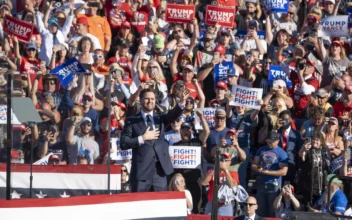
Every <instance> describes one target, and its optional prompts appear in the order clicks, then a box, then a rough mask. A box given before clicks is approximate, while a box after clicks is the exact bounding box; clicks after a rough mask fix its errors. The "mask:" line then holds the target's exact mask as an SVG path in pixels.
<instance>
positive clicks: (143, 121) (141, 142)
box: [120, 89, 189, 192]
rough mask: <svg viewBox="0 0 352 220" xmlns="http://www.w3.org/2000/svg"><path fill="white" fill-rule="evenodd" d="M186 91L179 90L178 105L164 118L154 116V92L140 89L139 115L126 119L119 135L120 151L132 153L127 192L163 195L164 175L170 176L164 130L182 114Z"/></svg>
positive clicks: (187, 93) (164, 115)
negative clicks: (158, 192) (160, 192)
mask: <svg viewBox="0 0 352 220" xmlns="http://www.w3.org/2000/svg"><path fill="white" fill-rule="evenodd" d="M188 96H189V91H187V90H185V89H184V90H183V93H182V95H181V97H180V102H179V104H178V105H177V106H176V107H175V108H174V109H172V110H170V111H169V112H168V113H167V114H159V113H155V112H154V110H155V104H156V103H155V102H156V97H155V92H154V90H152V89H143V90H142V91H141V92H140V94H139V99H140V104H141V112H140V113H138V114H137V115H134V116H131V117H128V118H127V119H126V121H125V126H124V129H123V131H122V133H121V142H120V147H121V149H122V150H127V149H132V167H131V174H130V184H131V192H149V191H150V189H151V188H152V187H153V190H154V191H166V190H167V181H166V175H169V174H171V173H172V171H173V169H172V164H171V161H170V156H169V147H168V142H167V141H166V140H165V138H164V132H165V126H166V125H169V124H170V123H171V122H172V121H174V120H176V119H177V118H178V117H180V115H181V114H182V109H183V108H184V106H185V104H186V99H187V98H188Z"/></svg>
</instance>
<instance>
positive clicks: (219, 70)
mask: <svg viewBox="0 0 352 220" xmlns="http://www.w3.org/2000/svg"><path fill="white" fill-rule="evenodd" d="M230 69H233V62H221V63H219V64H216V65H215V66H214V86H215V85H216V83H218V82H219V81H225V82H227V73H228V72H229V71H230Z"/></svg>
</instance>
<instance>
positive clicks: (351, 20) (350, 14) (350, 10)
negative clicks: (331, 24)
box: [346, 7, 352, 28]
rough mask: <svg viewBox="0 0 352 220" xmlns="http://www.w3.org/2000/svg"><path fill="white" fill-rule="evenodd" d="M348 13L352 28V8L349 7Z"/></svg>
mask: <svg viewBox="0 0 352 220" xmlns="http://www.w3.org/2000/svg"><path fill="white" fill-rule="evenodd" d="M346 13H347V15H348V28H352V8H351V7H348V8H347V9H346Z"/></svg>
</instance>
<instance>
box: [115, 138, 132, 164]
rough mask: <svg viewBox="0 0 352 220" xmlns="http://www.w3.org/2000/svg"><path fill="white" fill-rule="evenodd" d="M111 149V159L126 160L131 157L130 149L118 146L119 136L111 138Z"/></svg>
mask: <svg viewBox="0 0 352 220" xmlns="http://www.w3.org/2000/svg"><path fill="white" fill-rule="evenodd" d="M111 149H112V151H113V152H112V153H111V154H110V158H111V160H128V159H132V149H129V150H121V148H120V138H111Z"/></svg>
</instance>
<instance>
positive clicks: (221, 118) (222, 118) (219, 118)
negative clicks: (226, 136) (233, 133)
mask: <svg viewBox="0 0 352 220" xmlns="http://www.w3.org/2000/svg"><path fill="white" fill-rule="evenodd" d="M215 118H216V119H218V120H225V118H224V117H215Z"/></svg>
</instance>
